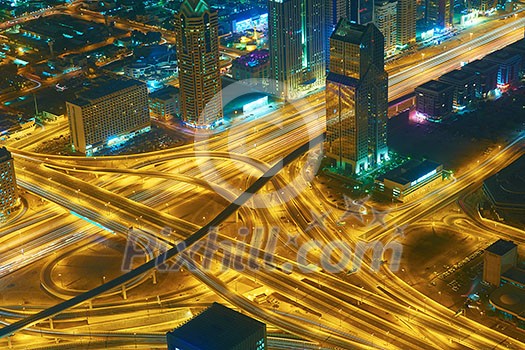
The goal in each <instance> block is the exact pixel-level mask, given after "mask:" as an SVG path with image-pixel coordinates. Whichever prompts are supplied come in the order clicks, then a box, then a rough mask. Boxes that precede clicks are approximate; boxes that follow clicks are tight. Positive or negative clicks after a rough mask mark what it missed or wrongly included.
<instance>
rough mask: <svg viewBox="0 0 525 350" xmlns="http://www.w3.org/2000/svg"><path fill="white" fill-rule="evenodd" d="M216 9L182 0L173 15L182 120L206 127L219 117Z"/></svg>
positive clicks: (219, 79) (204, 3)
mask: <svg viewBox="0 0 525 350" xmlns="http://www.w3.org/2000/svg"><path fill="white" fill-rule="evenodd" d="M218 26H219V24H218V18H217V11H214V10H212V9H211V8H210V7H209V6H208V4H207V3H206V2H205V1H204V0H184V2H183V3H182V5H181V7H180V9H179V12H178V13H177V14H176V15H175V38H176V41H177V45H176V46H177V59H178V64H179V84H180V102H181V103H180V104H181V115H182V120H183V121H184V122H185V123H186V124H187V125H190V126H193V127H199V128H203V127H209V126H212V125H213V124H214V123H215V122H217V121H218V120H220V119H222V115H223V111H222V95H221V77H220V70H219V37H218Z"/></svg>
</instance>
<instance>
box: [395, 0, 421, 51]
mask: <svg viewBox="0 0 525 350" xmlns="http://www.w3.org/2000/svg"><path fill="white" fill-rule="evenodd" d="M396 34H397V45H399V46H405V45H412V44H415V43H416V0H397V30H396Z"/></svg>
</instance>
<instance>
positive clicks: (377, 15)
mask: <svg viewBox="0 0 525 350" xmlns="http://www.w3.org/2000/svg"><path fill="white" fill-rule="evenodd" d="M374 23H375V25H376V26H377V29H379V31H380V32H381V33H382V34H383V36H384V37H385V52H387V53H392V52H393V51H395V49H396V44H397V0H376V2H375V4H374Z"/></svg>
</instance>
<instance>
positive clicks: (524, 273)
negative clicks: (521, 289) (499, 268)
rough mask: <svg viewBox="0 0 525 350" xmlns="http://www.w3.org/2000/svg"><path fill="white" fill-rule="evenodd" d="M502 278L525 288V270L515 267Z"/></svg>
mask: <svg viewBox="0 0 525 350" xmlns="http://www.w3.org/2000/svg"><path fill="white" fill-rule="evenodd" d="M501 277H503V278H504V279H507V280H510V281H513V282H516V283H519V284H521V285H523V286H525V270H522V269H520V268H517V267H513V268H511V269H510V270H507V272H505V273H503V274H502V275H501Z"/></svg>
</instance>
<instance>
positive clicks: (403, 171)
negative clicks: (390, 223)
mask: <svg viewBox="0 0 525 350" xmlns="http://www.w3.org/2000/svg"><path fill="white" fill-rule="evenodd" d="M442 180H443V165H441V164H439V163H436V162H433V161H430V160H424V161H418V160H409V161H408V162H406V163H404V164H402V165H401V166H399V167H397V168H395V169H392V170H390V171H388V172H387V173H385V174H383V175H380V176H378V177H377V178H376V179H375V183H376V186H377V190H378V191H379V192H383V193H385V194H386V195H387V196H389V197H391V198H392V199H395V200H398V201H401V202H406V201H408V200H410V199H412V198H414V197H416V196H417V195H419V194H421V193H422V192H424V191H425V190H428V188H430V187H432V186H433V185H436V184H438V183H440V182H441V181H442Z"/></svg>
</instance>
